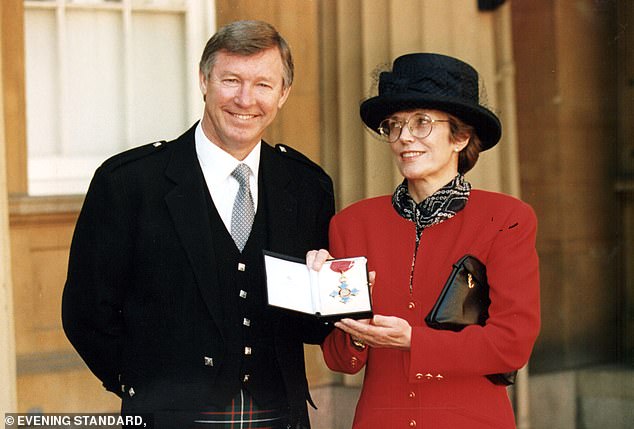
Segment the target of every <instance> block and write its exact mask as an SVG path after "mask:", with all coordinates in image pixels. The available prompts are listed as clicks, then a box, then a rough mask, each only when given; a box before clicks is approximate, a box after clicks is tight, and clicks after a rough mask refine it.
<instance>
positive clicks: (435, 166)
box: [389, 109, 468, 186]
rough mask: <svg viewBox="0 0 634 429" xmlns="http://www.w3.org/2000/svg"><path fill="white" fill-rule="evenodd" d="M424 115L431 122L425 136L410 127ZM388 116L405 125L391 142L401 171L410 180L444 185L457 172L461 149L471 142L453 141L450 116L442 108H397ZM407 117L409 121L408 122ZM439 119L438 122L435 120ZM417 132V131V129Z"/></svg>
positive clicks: (414, 125)
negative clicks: (402, 109) (417, 135)
mask: <svg viewBox="0 0 634 429" xmlns="http://www.w3.org/2000/svg"><path fill="white" fill-rule="evenodd" d="M415 115H423V116H426V117H427V118H428V119H430V120H431V121H432V122H431V123H430V124H429V125H431V131H430V132H429V135H427V136H426V137H422V138H420V137H416V136H414V135H412V132H411V131H410V127H411V128H415V127H416V126H417V125H416V124H414V123H413V121H414V120H415V119H416V118H418V121H419V122H418V123H419V124H420V116H415ZM389 119H392V120H396V121H399V122H400V124H403V125H402V129H401V135H400V137H399V138H398V139H397V140H396V141H394V142H393V143H390V148H391V149H392V153H393V154H394V158H395V161H396V165H397V166H398V169H399V171H400V172H401V174H402V175H403V177H405V178H406V179H407V180H408V182H410V183H411V182H413V181H417V180H422V181H425V182H428V183H439V186H444V185H445V184H446V183H448V182H449V181H451V179H453V178H454V177H455V176H456V174H458V152H459V151H460V150H462V149H463V148H464V147H465V146H466V145H467V143H468V139H466V140H464V141H454V140H452V138H451V130H450V124H449V122H446V121H447V120H448V119H449V116H448V115H447V114H446V113H445V112H442V111H439V110H429V109H414V110H405V111H401V112H397V113H395V114H393V115H391V116H390V117H389ZM405 121H409V122H408V123H407V125H405V124H404V123H405ZM433 121H436V122H433ZM415 134H417V132H416V131H415Z"/></svg>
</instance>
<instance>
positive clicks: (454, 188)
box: [392, 174, 471, 248]
mask: <svg viewBox="0 0 634 429" xmlns="http://www.w3.org/2000/svg"><path fill="white" fill-rule="evenodd" d="M470 192H471V184H470V183H469V182H467V181H466V180H465V178H464V176H463V175H462V174H458V175H457V176H456V177H454V178H453V179H452V180H451V182H449V183H447V184H446V185H445V186H443V187H442V188H440V189H439V190H437V191H436V192H434V193H433V194H432V195H430V196H428V197H427V198H425V199H424V200H423V201H421V202H420V203H418V204H416V202H415V201H414V199H413V198H412V197H411V195H410V194H409V191H408V190H407V179H405V180H403V183H401V184H400V185H398V186H397V187H396V190H395V191H394V195H392V205H393V206H394V209H395V210H396V212H397V213H398V214H399V215H401V216H402V217H404V218H405V219H407V220H411V221H412V222H414V224H415V225H416V247H417V248H418V242H419V240H420V236H421V234H422V233H423V230H424V229H425V228H429V227H430V226H432V225H436V224H439V223H440V222H443V221H446V220H447V219H450V218H452V217H454V216H455V215H456V213H458V212H459V211H460V210H462V209H463V208H464V207H465V205H467V200H468V199H469V193H470Z"/></svg>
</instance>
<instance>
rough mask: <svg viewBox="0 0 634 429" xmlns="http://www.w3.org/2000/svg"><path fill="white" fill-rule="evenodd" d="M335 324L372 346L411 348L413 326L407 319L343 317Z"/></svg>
mask: <svg viewBox="0 0 634 429" xmlns="http://www.w3.org/2000/svg"><path fill="white" fill-rule="evenodd" d="M335 326H336V327H337V328H339V329H341V330H343V331H344V332H347V333H348V334H350V335H351V336H352V337H354V338H357V339H359V340H361V341H362V342H363V343H365V344H367V345H368V346H371V347H382V348H392V349H399V350H409V349H410V345H411V340H412V327H411V326H410V324H409V323H408V322H407V320H405V319H401V318H400V317H394V316H381V315H378V314H377V315H376V316H374V317H373V318H372V319H365V320H353V319H341V320H340V321H338V322H336V323H335Z"/></svg>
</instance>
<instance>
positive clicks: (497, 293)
mask: <svg viewBox="0 0 634 429" xmlns="http://www.w3.org/2000/svg"><path fill="white" fill-rule="evenodd" d="M536 226H537V221H536V218H535V214H534V212H533V210H532V209H531V207H530V206H528V205H527V204H525V203H523V202H521V201H519V200H517V199H515V198H512V197H509V196H506V195H502V194H498V193H493V192H486V191H479V190H472V191H471V195H470V197H469V201H468V203H467V205H466V207H465V208H464V209H463V210H462V211H460V212H459V213H458V214H456V216H454V217H453V218H451V219H449V220H447V221H445V222H442V223H440V224H437V225H434V226H432V227H429V228H427V229H425V230H424V231H423V234H422V237H421V242H420V246H419V249H418V255H417V258H416V265H415V268H414V282H413V291H412V293H411V294H410V290H409V276H410V271H411V264H412V257H413V254H414V249H415V234H416V233H415V226H414V224H413V223H412V222H411V221H408V220H406V219H404V218H402V217H401V216H399V215H398V214H397V213H396V211H395V210H394V208H393V207H392V204H391V197H390V196H383V197H378V198H372V199H368V200H364V201H361V202H358V203H356V204H354V205H352V206H350V207H348V208H346V209H345V210H343V211H341V212H340V213H339V214H337V215H336V216H335V217H334V218H333V219H332V221H331V225H330V246H331V247H330V251H331V253H332V255H333V256H335V257H348V256H359V255H366V256H367V257H368V266H369V269H370V270H374V271H376V281H375V285H374V288H373V296H372V299H373V307H374V312H375V314H381V315H389V316H398V317H401V318H403V319H405V320H407V321H408V322H409V323H410V325H411V326H412V327H413V329H412V342H411V349H410V350H409V351H400V350H395V349H382V348H368V349H366V350H365V351H362V352H359V351H357V350H356V349H354V348H353V347H352V346H351V344H350V339H349V336H348V335H346V334H344V333H343V331H341V330H338V329H337V330H335V331H333V332H332V333H331V334H330V336H328V337H327V338H326V340H325V342H324V343H323V345H322V348H323V352H324V357H325V360H326V363H327V365H328V367H329V368H330V369H332V370H335V371H341V372H345V373H356V372H358V371H359V370H360V369H361V368H362V367H363V366H364V365H366V372H365V379H364V382H363V388H362V392H361V397H360V398H359V402H358V404H357V409H356V415H355V419H354V425H353V427H354V428H355V429H361V428H363V429H365V428H376V429H383V428H401V427H402V428H409V427H417V428H430V429H443V428H447V429H461V428H465V429H467V428H468V429H478V428H483V429H484V428H487V429H491V428H514V427H515V424H514V416H513V410H512V408H511V405H510V402H509V399H508V396H507V392H506V388H505V387H502V386H496V385H494V384H492V383H491V382H490V381H489V380H488V379H486V378H485V377H484V375H485V374H492V373H500V372H507V371H511V370H514V369H518V368H520V367H522V366H523V365H524V364H525V363H526V362H527V361H528V358H529V356H530V353H531V350H532V348H533V343H534V342H535V339H536V337H537V334H538V332H539V324H540V320H539V268H538V258H537V253H536V251H535V234H536ZM467 253H469V254H472V255H474V256H476V257H477V258H478V259H480V260H481V261H482V262H484V264H485V265H486V266H487V276H488V280H489V284H490V298H491V306H490V307H489V314H490V317H489V319H488V320H487V324H486V326H484V327H482V326H469V327H467V328H465V329H464V330H462V331H461V332H451V331H440V330H434V329H431V328H428V327H427V326H426V324H425V321H424V319H425V316H426V315H427V314H428V313H429V311H430V310H431V308H432V306H433V304H434V302H435V301H436V299H437V298H438V295H439V294H440V291H441V289H442V286H443V285H444V283H445V281H446V279H447V278H448V276H449V274H450V272H451V269H452V264H453V263H454V262H456V261H457V260H458V259H459V258H460V257H462V256H463V255H465V254H467Z"/></svg>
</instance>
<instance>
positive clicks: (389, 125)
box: [379, 113, 449, 143]
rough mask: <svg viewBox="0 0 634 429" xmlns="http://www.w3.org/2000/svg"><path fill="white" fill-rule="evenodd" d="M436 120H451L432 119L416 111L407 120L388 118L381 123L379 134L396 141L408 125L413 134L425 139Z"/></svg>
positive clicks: (387, 139)
mask: <svg viewBox="0 0 634 429" xmlns="http://www.w3.org/2000/svg"><path fill="white" fill-rule="evenodd" d="M436 122H449V119H432V118H430V117H429V116H427V115H424V114H422V113H414V114H413V115H412V116H410V117H409V118H408V119H407V120H406V121H401V120H398V119H393V118H388V119H384V120H383V121H381V123H380V124H379V134H380V135H381V137H383V139H384V140H385V141H386V142H388V143H394V142H395V141H396V140H398V139H399V138H400V137H401V132H402V131H403V128H404V127H405V126H406V125H407V128H409V132H410V134H411V135H413V136H414V137H416V138H419V139H424V138H425V137H427V136H428V135H430V134H431V130H432V127H433V126H434V124H435V123H436Z"/></svg>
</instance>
